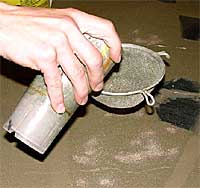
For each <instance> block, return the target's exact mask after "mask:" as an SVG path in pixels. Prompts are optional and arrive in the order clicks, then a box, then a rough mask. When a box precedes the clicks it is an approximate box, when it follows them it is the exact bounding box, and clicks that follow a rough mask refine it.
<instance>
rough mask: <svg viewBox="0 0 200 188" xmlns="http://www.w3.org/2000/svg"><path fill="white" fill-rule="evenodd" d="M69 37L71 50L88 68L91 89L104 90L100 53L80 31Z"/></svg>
mask: <svg viewBox="0 0 200 188" xmlns="http://www.w3.org/2000/svg"><path fill="white" fill-rule="evenodd" d="M68 35H69V41H70V44H71V48H72V49H73V51H74V53H75V54H76V55H77V56H78V58H79V59H80V60H81V61H82V63H83V64H84V65H85V66H86V69H87V74H88V80H89V84H90V87H91V88H92V90H94V91H100V90H101V89H102V88H103V79H104V73H103V64H102V63H103V62H102V56H101V54H100V52H99V51H98V50H97V49H96V48H95V47H94V46H93V45H92V44H91V43H90V42H89V41H88V40H87V39H86V38H85V37H84V36H83V35H82V34H81V33H80V31H79V30H78V29H76V28H75V29H74V31H73V32H72V33H70V34H68Z"/></svg>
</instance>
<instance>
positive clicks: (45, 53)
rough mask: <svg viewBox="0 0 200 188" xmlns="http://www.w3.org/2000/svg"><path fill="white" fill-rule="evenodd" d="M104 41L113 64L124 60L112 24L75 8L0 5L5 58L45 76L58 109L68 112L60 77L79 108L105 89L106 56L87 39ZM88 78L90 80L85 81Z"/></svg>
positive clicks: (0, 45)
mask: <svg viewBox="0 0 200 188" xmlns="http://www.w3.org/2000/svg"><path fill="white" fill-rule="evenodd" d="M84 33H87V34H89V35H90V36H92V37H96V38H99V39H103V40H104V41H105V43H106V44H107V45H108V47H109V48H110V57H111V59H112V60H113V61H114V62H119V61H120V59H121V42H120V39H119V37H118V35H117V33H116V31H115V28H114V26H113V24H112V23H111V22H110V21H108V20H106V19H103V18H99V17H96V16H93V15H90V14H87V13H84V12H81V11H79V10H76V9H72V8H67V9H44V8H28V7H15V6H9V5H6V4H4V3H0V55H2V56H3V57H4V58H7V59H9V60H12V61H13V62H15V63H17V64H20V65H22V66H25V67H29V68H32V69H35V70H39V71H41V72H42V73H43V74H44V80H45V83H46V85H47V91H48V95H49V98H50V101H51V104H52V107H53V109H54V110H55V111H56V112H58V113H63V112H64V110H65V108H64V99H63V93H62V82H61V73H60V72H59V69H58V65H60V66H61V67H62V70H63V71H64V73H65V74H66V75H67V76H68V78H69V79H70V81H71V83H72V85H73V89H74V96H75V99H76V101H77V103H78V104H80V105H84V104H85V103H86V102H87V99H88V91H89V88H91V89H92V90H94V91H100V90H101V89H102V87H103V78H104V75H103V66H102V57H101V54H100V53H99V51H98V50H97V49H96V48H95V47H94V46H93V45H92V44H91V43H90V42H89V41H88V40H87V39H86V38H85V37H84V36H83V34H84ZM86 75H87V76H86Z"/></svg>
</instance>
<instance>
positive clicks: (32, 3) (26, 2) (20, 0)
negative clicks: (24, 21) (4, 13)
mask: <svg viewBox="0 0 200 188" xmlns="http://www.w3.org/2000/svg"><path fill="white" fill-rule="evenodd" d="M0 2H4V3H8V4H10V5H17V6H28V7H50V6H51V3H52V0H0Z"/></svg>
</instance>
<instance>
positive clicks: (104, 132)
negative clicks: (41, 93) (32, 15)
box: [0, 0, 200, 188]
mask: <svg viewBox="0 0 200 188" xmlns="http://www.w3.org/2000/svg"><path fill="white" fill-rule="evenodd" d="M196 2H197V1H196ZM197 5H198V4H197V3H194V1H193V3H189V1H180V2H179V1H178V2H177V3H164V2H160V1H146V2H142V1H138V2H134V1H129V2H126V1H121V2H115V1H112V2H104V1H103V2H96V1H88V2H83V1H80V2H78V1H70V2H67V1H64V0H63V1H61V0H58V1H56V2H55V3H54V4H53V6H54V7H59V8H63V7H74V8H79V9H81V10H83V11H86V12H89V13H92V14H95V15H98V16H102V17H105V18H108V19H111V20H112V21H113V22H114V23H115V25H116V27H117V30H118V32H119V34H120V37H121V40H122V42H128V43H135V44H139V45H142V46H146V47H148V48H150V49H152V50H155V51H162V50H165V51H167V52H168V53H169V54H170V56H171V59H170V60H167V62H168V63H167V64H168V66H166V76H165V80H172V79H177V78H185V79H189V80H193V81H198V80H199V51H198V47H199V42H198V41H196V40H186V39H183V38H182V35H181V24H180V21H179V16H180V15H182V16H189V17H198V16H199V15H198V14H199V12H198V6H197ZM26 75H28V73H27V72H26V71H24V70H23V69H21V68H19V67H16V66H14V65H13V64H6V65H5V64H2V63H1V75H0V87H1V88H0V89H1V90H0V96H1V97H0V104H1V112H0V125H1V127H2V125H3V123H4V122H5V121H6V119H7V118H8V116H9V115H10V114H11V112H12V110H13V109H14V107H15V106H16V104H17V102H18V101H19V99H20V97H21V96H22V95H23V92H24V91H25V89H26V88H27V81H24V80H26V78H27V77H26ZM28 79H31V76H30V75H29V77H28ZM199 144H200V143H199V136H198V134H196V133H195V132H193V131H188V130H186V129H182V128H178V127H176V126H174V125H172V124H170V123H167V122H164V121H161V120H160V119H159V117H158V115H157V113H156V112H155V113H153V114H151V115H150V114H147V113H146V111H145V107H144V105H141V106H140V107H138V108H137V109H131V110H129V112H128V113H127V114H120V113H111V112H109V111H105V110H103V109H100V108H98V107H97V106H95V105H94V104H92V103H89V104H88V105H87V106H85V107H82V108H80V109H79V110H78V111H77V113H76V114H75V116H74V117H73V118H72V120H71V121H70V122H69V123H68V124H67V125H66V127H65V129H64V130H63V132H62V134H61V135H59V138H58V139H57V142H55V143H54V144H53V146H52V147H51V149H50V150H49V152H48V153H47V154H46V155H45V156H44V157H41V156H39V155H37V154H36V153H34V152H32V151H31V150H30V149H29V148H26V147H25V146H24V145H23V144H21V143H19V144H18V146H17V147H16V146H15V145H16V140H15V139H14V138H13V137H12V136H10V135H8V134H6V133H5V131H4V130H3V129H2V128H1V132H0V165H1V166H0V167H1V169H0V175H1V176H0V178H1V179H0V187H2V188H12V187H15V188H36V187H37V188H38V187H41V188H45V187H46V188H63V187H67V188H68V187H69V188H71V187H75V188H76V187H77V188H79V187H80V188H100V187H102V188H103V187H105V188H108V187H113V188H133V187H200V182H199V181H200V145H199Z"/></svg>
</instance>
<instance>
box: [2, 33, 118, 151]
mask: <svg viewBox="0 0 200 188" xmlns="http://www.w3.org/2000/svg"><path fill="white" fill-rule="evenodd" d="M85 37H86V38H87V39H88V40H89V41H90V42H91V43H92V44H93V45H94V46H95V47H96V48H97V49H98V50H99V52H100V53H101V54H102V57H103V67H104V72H105V75H106V74H107V73H108V72H109V71H110V69H111V68H112V66H113V65H114V63H113V62H112V61H111V59H110V58H109V48H108V47H107V45H106V44H105V43H104V41H103V40H99V39H95V38H92V37H90V36H89V35H85ZM62 82H63V93H64V103H65V108H66V112H65V113H64V114H58V113H56V112H55V111H54V110H53V109H52V107H51V105H50V100H49V97H48V94H47V90H46V86H45V83H44V80H43V77H42V76H41V75H37V76H36V78H35V79H34V80H33V82H32V83H31V85H30V87H29V88H28V89H27V91H26V92H25V94H24V96H23V97H22V99H21V100H20V102H19V103H18V105H17V107H16V109H15V110H14V112H13V114H12V115H11V116H10V117H9V119H8V120H7V122H6V123H5V124H4V127H3V128H4V129H5V130H6V131H8V132H9V133H11V132H15V137H16V138H18V139H19V140H21V141H22V142H24V143H25V144H26V145H28V146H29V147H31V148H33V149H34V150H36V151H37V152H39V153H41V154H43V153H44V152H45V151H46V150H47V148H48V147H49V146H50V144H51V143H52V142H53V140H54V139H55V137H56V136H57V135H58V133H59V132H60V130H61V129H62V128H63V127H64V125H65V124H66V123H67V121H68V120H69V119H70V118H71V116H72V115H73V114H74V112H75V111H76V109H77V108H78V104H77V103H76V101H75V99H74V94H73V88H72V84H71V82H70V80H69V79H68V78H67V76H66V75H65V74H63V75H62Z"/></svg>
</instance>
